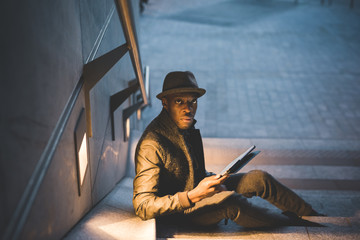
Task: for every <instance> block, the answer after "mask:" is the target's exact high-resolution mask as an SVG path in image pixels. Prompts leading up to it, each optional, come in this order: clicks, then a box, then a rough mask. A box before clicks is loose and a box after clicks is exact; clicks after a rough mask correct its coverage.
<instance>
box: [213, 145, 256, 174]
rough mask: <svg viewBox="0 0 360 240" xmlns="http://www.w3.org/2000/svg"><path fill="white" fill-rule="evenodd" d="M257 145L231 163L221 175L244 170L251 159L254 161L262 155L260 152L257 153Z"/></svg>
mask: <svg viewBox="0 0 360 240" xmlns="http://www.w3.org/2000/svg"><path fill="white" fill-rule="evenodd" d="M254 149H255V145H253V146H251V147H250V148H249V149H247V150H246V151H245V152H244V153H243V154H241V155H240V156H238V157H237V158H235V159H234V160H233V161H232V162H231V163H229V164H228V165H227V166H226V167H225V168H224V169H223V170H222V171H221V172H220V175H221V176H223V175H227V174H232V173H236V172H238V171H239V170H240V169H241V168H243V167H244V166H245V165H246V164H247V163H248V162H250V160H251V159H253V158H254V157H255V156H256V155H258V154H259V153H260V151H255V152H253V150H254Z"/></svg>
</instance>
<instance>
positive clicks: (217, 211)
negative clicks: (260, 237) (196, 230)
mask: <svg viewBox="0 0 360 240" xmlns="http://www.w3.org/2000/svg"><path fill="white" fill-rule="evenodd" d="M185 219H186V220H185V221H187V222H191V223H192V224H196V225H200V226H209V225H214V224H217V223H219V222H220V221H221V220H222V219H230V220H232V221H234V222H235V223H237V224H238V225H240V226H242V227H247V228H257V227H278V226H285V225H287V226H288V225H292V223H291V222H290V221H289V219H288V218H287V217H285V216H282V215H280V216H279V215H273V214H270V213H267V210H266V209H263V208H259V207H255V206H253V205H251V204H250V203H248V202H247V200H246V198H244V197H243V196H241V195H234V196H231V197H229V198H228V199H226V200H225V201H224V202H222V203H220V204H218V205H211V206H207V207H204V208H201V209H198V210H196V211H194V212H191V213H188V214H186V216H185Z"/></svg>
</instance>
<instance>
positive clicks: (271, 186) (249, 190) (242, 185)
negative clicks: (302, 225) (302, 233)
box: [226, 170, 313, 216]
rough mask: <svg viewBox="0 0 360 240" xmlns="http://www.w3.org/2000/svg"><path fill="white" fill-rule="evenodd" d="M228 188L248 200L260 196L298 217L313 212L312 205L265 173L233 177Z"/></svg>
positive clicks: (254, 172)
mask: <svg viewBox="0 0 360 240" xmlns="http://www.w3.org/2000/svg"><path fill="white" fill-rule="evenodd" d="M226 187H228V189H229V190H235V191H236V192H237V193H240V194H242V195H243V196H245V197H247V198H251V197H253V196H259V197H261V198H263V199H265V200H267V201H269V202H270V203H272V204H273V205H275V206H276V207H278V208H279V209H281V210H282V211H284V212H285V211H290V212H294V213H295V214H297V215H298V216H305V215H310V214H311V213H312V212H313V209H312V207H311V205H310V204H308V203H306V202H305V201H304V200H303V199H302V198H301V197H300V196H298V195H297V194H296V193H294V192H293V191H292V190H290V189H289V188H287V187H285V186H284V185H282V184H281V183H279V182H278V181H277V180H276V179H274V177H273V176H271V175H270V174H268V173H266V172H264V171H260V170H253V171H250V172H249V173H246V174H239V175H238V174H237V175H234V176H231V177H230V178H229V179H228V181H227V182H226Z"/></svg>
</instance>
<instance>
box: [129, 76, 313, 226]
mask: <svg viewBox="0 0 360 240" xmlns="http://www.w3.org/2000/svg"><path fill="white" fill-rule="evenodd" d="M205 92H206V91H205V89H202V88H199V87H198V85H197V82H196V79H195V77H194V75H193V74H192V73H191V72H180V71H179V72H170V73H169V74H167V76H166V77H165V79H164V84H163V90H162V92H161V93H160V94H158V95H157V96H156V97H157V98H158V99H160V100H161V101H162V105H163V109H162V111H161V113H160V114H159V115H158V116H157V117H156V118H155V119H154V120H153V121H152V122H151V123H150V124H149V126H148V127H147V128H146V129H145V131H144V133H143V135H142V137H141V139H140V140H139V143H138V145H137V148H136V153H135V170H136V176H135V179H134V195H133V205H134V209H135V213H136V214H137V215H138V216H139V217H140V218H142V219H144V220H146V219H151V218H158V219H166V221H169V220H171V221H180V222H183V221H186V222H187V223H195V224H198V225H212V224H216V223H218V222H219V221H221V220H222V219H231V220H233V221H234V222H236V223H237V224H239V225H241V226H244V227H266V226H279V225H292V224H294V221H293V219H294V218H293V217H291V218H288V217H287V216H290V215H294V216H304V215H318V214H317V213H316V212H315V211H314V210H313V209H312V207H311V206H310V205H309V204H308V203H306V202H305V201H304V200H303V199H302V198H300V197H299V196H298V195H297V194H295V193H294V192H293V191H291V190H290V189H288V188H287V187H285V186H283V185H282V184H280V183H279V182H278V181H276V180H275V179H274V178H273V177H272V176H271V175H269V174H268V173H266V172H263V171H259V170H255V171H251V172H249V173H246V174H234V175H231V176H219V175H215V174H211V173H208V172H207V171H206V170H205V165H204V153H203V146H202V140H201V136H200V132H199V130H198V129H196V128H195V123H196V120H195V119H194V117H195V114H196V110H197V99H198V98H199V97H201V96H202V95H204V94H205ZM253 196H259V197H262V198H263V199H266V200H267V201H269V202H270V203H272V204H274V205H275V206H276V207H278V208H280V209H281V210H282V211H283V212H284V213H286V214H284V215H280V216H278V215H271V214H268V213H267V212H266V211H265V209H262V208H258V207H255V206H252V205H251V204H249V203H248V202H247V200H246V198H250V197H253ZM285 215H287V216H285Z"/></svg>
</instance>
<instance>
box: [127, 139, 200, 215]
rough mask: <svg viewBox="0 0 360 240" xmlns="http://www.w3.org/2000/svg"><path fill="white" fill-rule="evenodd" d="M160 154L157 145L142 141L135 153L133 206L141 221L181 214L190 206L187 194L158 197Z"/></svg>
mask: <svg viewBox="0 0 360 240" xmlns="http://www.w3.org/2000/svg"><path fill="white" fill-rule="evenodd" d="M162 157H163V156H162V154H161V152H160V150H159V149H158V148H157V144H156V143H154V142H152V141H144V142H142V143H141V145H140V146H138V148H137V150H136V153H135V171H136V176H135V178H134V185H133V187H134V195H133V205H134V209H135V213H136V215H137V216H139V217H140V218H141V219H143V220H147V219H151V218H155V217H158V216H161V215H168V214H171V213H175V212H181V211H183V210H185V209H187V208H189V207H191V206H193V204H191V202H190V201H189V199H188V196H187V192H178V193H176V194H174V195H165V196H161V197H160V196H158V188H159V180H160V171H161V169H162V168H163V161H162V160H161V159H162Z"/></svg>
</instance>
